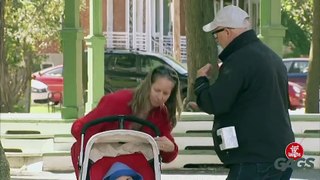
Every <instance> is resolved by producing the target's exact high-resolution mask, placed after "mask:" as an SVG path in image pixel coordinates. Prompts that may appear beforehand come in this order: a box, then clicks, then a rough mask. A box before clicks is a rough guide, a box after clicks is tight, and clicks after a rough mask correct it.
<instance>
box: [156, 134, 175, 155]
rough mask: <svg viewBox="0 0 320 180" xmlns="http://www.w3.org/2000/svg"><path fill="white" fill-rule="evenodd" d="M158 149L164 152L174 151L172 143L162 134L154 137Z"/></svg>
mask: <svg viewBox="0 0 320 180" xmlns="http://www.w3.org/2000/svg"><path fill="white" fill-rule="evenodd" d="M155 140H156V142H157V144H158V147H159V150H160V151H164V152H172V151H174V144H173V142H171V141H170V140H169V139H168V138H167V137H166V136H162V137H159V138H155Z"/></svg>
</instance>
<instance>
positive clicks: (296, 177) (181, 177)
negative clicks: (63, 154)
mask: <svg viewBox="0 0 320 180" xmlns="http://www.w3.org/2000/svg"><path fill="white" fill-rule="evenodd" d="M319 174H320V170H310V171H306V170H296V171H294V173H293V175H292V178H291V180H319V179H320V176H319ZM226 177H227V175H210V174H199V172H194V174H193V173H192V172H189V173H185V174H162V175H161V180H211V179H212V180H225V179H226ZM11 179H12V180H76V178H75V175H74V173H73V172H72V173H52V172H28V171H24V172H19V170H11Z"/></svg>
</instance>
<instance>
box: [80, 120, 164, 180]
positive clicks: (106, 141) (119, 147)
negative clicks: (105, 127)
mask: <svg viewBox="0 0 320 180" xmlns="http://www.w3.org/2000/svg"><path fill="white" fill-rule="evenodd" d="M115 121H119V129H116V130H109V131H104V132H100V133H97V134H95V135H93V136H92V137H91V138H90V139H89V140H88V142H87V145H86V146H85V145H84V137H85V132H86V130H87V129H88V128H89V127H92V126H94V125H97V124H100V123H105V122H115ZM125 121H131V122H135V123H139V124H141V125H143V126H147V127H149V128H150V129H152V130H153V131H154V132H155V134H156V136H157V137H160V131H159V129H158V127H156V126H155V125H154V124H153V123H151V122H149V121H146V120H143V119H140V118H137V117H135V116H124V115H119V116H109V117H104V118H100V119H96V120H94V121H91V122H89V123H87V124H85V125H84V127H83V128H82V131H81V148H80V156H79V168H80V171H79V179H80V180H95V179H99V180H103V179H105V177H106V173H107V172H108V170H109V169H110V168H112V167H113V166H112V165H113V164H114V163H119V162H120V163H124V164H125V165H127V166H128V167H130V168H132V170H134V171H135V172H137V173H138V174H139V175H141V176H142V177H143V179H144V180H160V179H161V158H160V153H159V149H158V146H157V143H156V141H155V140H154V138H153V137H152V136H150V135H149V134H146V133H143V132H140V131H135V130H128V129H124V122H125ZM84 146H85V149H84ZM137 163H138V164H139V166H138V167H137V166H136V165H137Z"/></svg>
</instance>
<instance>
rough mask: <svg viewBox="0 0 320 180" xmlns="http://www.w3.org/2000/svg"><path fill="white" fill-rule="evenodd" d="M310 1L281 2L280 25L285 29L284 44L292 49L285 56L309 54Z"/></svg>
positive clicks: (311, 3) (311, 15) (289, 0)
mask: <svg viewBox="0 0 320 180" xmlns="http://www.w3.org/2000/svg"><path fill="white" fill-rule="evenodd" d="M312 7H313V2H312V0H282V3H281V16H282V17H281V18H282V24H283V25H284V26H285V27H287V31H286V35H285V38H284V43H285V45H286V46H288V47H290V48H291V49H292V53H290V54H287V55H285V56H292V57H297V56H306V55H308V54H309V49H310V42H311V32H312V26H311V23H310V22H311V21H312V17H313V13H312Z"/></svg>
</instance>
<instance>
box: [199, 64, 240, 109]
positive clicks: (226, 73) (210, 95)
mask: <svg viewBox="0 0 320 180" xmlns="http://www.w3.org/2000/svg"><path fill="white" fill-rule="evenodd" d="M243 82H244V73H243V72H242V71H241V68H240V67H237V66H234V67H232V66H230V67H224V68H223V69H222V70H220V72H219V76H218V79H217V80H216V82H215V83H214V84H212V85H209V80H208V79H207V78H206V77H199V78H197V79H196V81H195V85H194V89H195V94H196V95H197V104H198V106H199V108H200V109H201V110H203V111H204V112H206V113H208V114H215V115H219V114H223V113H226V112H228V111H230V109H231V108H232V106H233V104H234V102H235V101H236V99H237V96H238V93H239V91H241V88H242V86H243Z"/></svg>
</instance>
